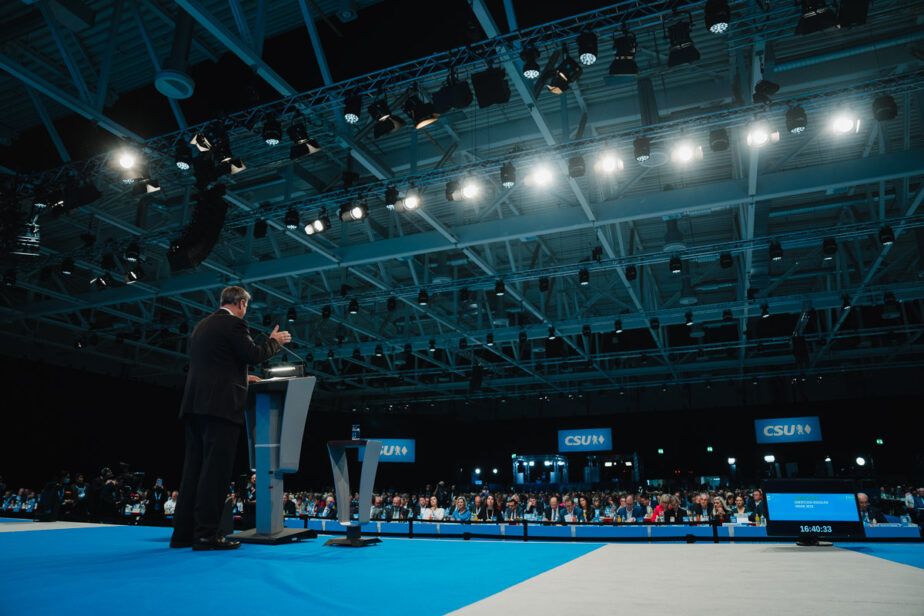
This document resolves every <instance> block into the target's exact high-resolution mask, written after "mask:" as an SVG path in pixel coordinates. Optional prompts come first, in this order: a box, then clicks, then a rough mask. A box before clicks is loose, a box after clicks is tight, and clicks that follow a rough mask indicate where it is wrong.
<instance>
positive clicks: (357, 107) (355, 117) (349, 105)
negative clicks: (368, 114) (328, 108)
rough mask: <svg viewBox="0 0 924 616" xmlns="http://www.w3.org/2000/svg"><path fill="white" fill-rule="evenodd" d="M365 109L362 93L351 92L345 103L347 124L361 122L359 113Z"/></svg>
mask: <svg viewBox="0 0 924 616" xmlns="http://www.w3.org/2000/svg"><path fill="white" fill-rule="evenodd" d="M362 110H363V97H362V95H361V94H351V95H350V96H348V97H347V98H346V100H345V101H344V103H343V119H344V120H346V123H347V124H356V123H357V122H359V114H360V113H362Z"/></svg>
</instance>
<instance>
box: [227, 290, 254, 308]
mask: <svg viewBox="0 0 924 616" xmlns="http://www.w3.org/2000/svg"><path fill="white" fill-rule="evenodd" d="M241 300H245V301H246V302H247V303H248V304H249V303H250V293H248V292H247V291H245V290H244V288H243V287H225V288H224V289H222V290H221V305H222V306H225V305H227V304H236V303H238V302H239V301H241Z"/></svg>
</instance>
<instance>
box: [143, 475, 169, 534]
mask: <svg viewBox="0 0 924 616" xmlns="http://www.w3.org/2000/svg"><path fill="white" fill-rule="evenodd" d="M165 502H167V490H166V489H165V488H164V480H163V479H161V478H160V477H158V478H157V481H156V482H154V487H153V488H151V490H150V491H149V492H148V506H147V509H146V510H145V518H146V519H147V521H148V522H149V523H152V524H161V523H162V522H163V521H164V503H165Z"/></svg>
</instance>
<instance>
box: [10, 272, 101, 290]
mask: <svg viewBox="0 0 924 616" xmlns="http://www.w3.org/2000/svg"><path fill="white" fill-rule="evenodd" d="M14 282H15V279H14ZM114 282H115V281H114V280H113V278H112V274H110V273H109V272H104V273H102V274H100V275H99V276H96V277H94V278H92V279H90V286H91V287H96V288H97V289H106V288H108V287H111V286H112V285H113V283H114Z"/></svg>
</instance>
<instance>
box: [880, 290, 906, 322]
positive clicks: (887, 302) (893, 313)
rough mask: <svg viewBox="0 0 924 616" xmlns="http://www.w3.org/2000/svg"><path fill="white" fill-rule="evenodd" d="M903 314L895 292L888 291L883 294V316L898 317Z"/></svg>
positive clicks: (888, 317) (887, 317)
mask: <svg viewBox="0 0 924 616" xmlns="http://www.w3.org/2000/svg"><path fill="white" fill-rule="evenodd" d="M900 316H902V311H901V306H900V305H899V303H898V300H897V299H895V294H894V293H891V292H889V293H886V294H885V295H883V296H882V318H883V319H897V318H899V317H900Z"/></svg>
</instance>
